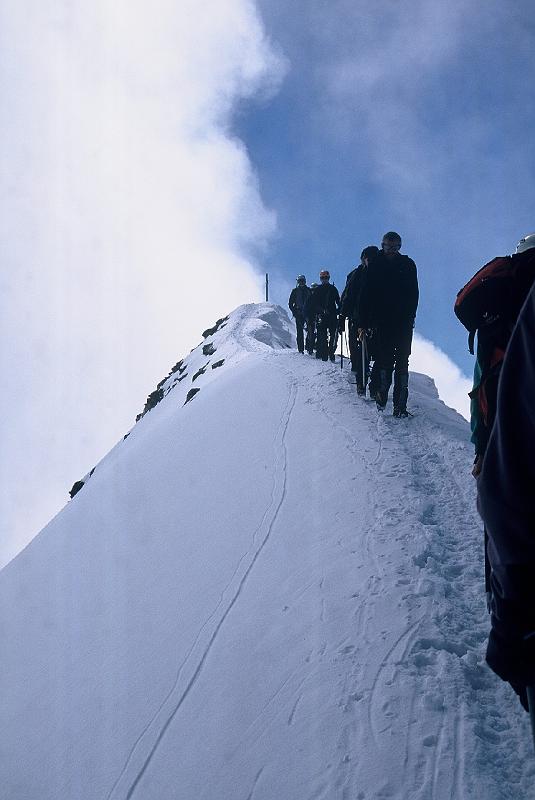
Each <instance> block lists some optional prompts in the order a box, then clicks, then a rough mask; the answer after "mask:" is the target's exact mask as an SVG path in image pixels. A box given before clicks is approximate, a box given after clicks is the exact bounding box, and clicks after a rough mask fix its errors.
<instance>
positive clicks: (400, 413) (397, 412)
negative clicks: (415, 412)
mask: <svg viewBox="0 0 535 800" xmlns="http://www.w3.org/2000/svg"><path fill="white" fill-rule="evenodd" d="M392 416H394V417H398V418H401V417H408V416H409V412H408V411H407V409H406V408H398V407H397V406H396V407H394V412H393V415H392Z"/></svg>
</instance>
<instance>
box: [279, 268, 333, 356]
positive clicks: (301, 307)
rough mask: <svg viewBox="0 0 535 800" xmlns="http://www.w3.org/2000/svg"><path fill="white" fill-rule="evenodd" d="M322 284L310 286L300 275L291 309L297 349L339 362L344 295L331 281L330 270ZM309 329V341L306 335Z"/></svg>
mask: <svg viewBox="0 0 535 800" xmlns="http://www.w3.org/2000/svg"><path fill="white" fill-rule="evenodd" d="M319 277H320V283H319V284H317V283H313V284H312V286H310V287H309V286H307V284H306V278H305V276H304V275H298V276H297V286H296V288H295V289H292V292H291V294H290V299H289V301H288V306H289V308H290V311H291V312H292V314H293V316H294V318H295V328H296V332H297V349H298V350H299V352H300V353H304V352H305V349H306V351H307V353H309V354H310V355H312V353H313V352H314V350H315V351H316V358H321V359H322V360H323V361H328V360H329V359H330V360H331V361H334V360H335V355H334V354H335V352H336V343H337V338H338V336H337V333H338V310H339V308H340V295H339V294H338V289H337V288H336V286H334V285H333V284H332V283H331V282H330V280H331V276H330V273H329V271H328V270H326V269H322V270H321V272H320V276H319ZM304 329H306V339H305V336H304Z"/></svg>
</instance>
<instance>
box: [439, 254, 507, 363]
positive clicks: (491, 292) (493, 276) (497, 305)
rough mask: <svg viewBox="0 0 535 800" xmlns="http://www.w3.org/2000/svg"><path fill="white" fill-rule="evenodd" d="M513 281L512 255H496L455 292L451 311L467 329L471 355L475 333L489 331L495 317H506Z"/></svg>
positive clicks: (503, 319)
mask: <svg viewBox="0 0 535 800" xmlns="http://www.w3.org/2000/svg"><path fill="white" fill-rule="evenodd" d="M513 283H514V269H513V265H512V258H511V256H498V258H493V259H492V261H489V263H488V264H485V266H484V267H481V269H480V270H479V271H478V272H476V274H475V275H474V277H473V278H471V279H470V280H469V281H468V283H467V284H466V286H463V288H462V289H461V290H460V291H459V292H458V294H457V299H456V300H455V305H454V307H453V310H454V312H455V314H456V315H457V317H458V319H459V320H460V321H461V322H462V324H463V325H464V327H465V328H466V329H467V330H468V332H469V336H468V349H469V350H470V352H471V353H472V355H473V353H474V339H475V335H476V332H477V331H480V332H483V331H484V330H485V329H487V330H489V329H490V327H491V326H494V327H495V326H496V323H497V322H498V320H500V321H502V322H504V321H506V319H507V318H508V317H509V314H510V299H511V295H512V289H513Z"/></svg>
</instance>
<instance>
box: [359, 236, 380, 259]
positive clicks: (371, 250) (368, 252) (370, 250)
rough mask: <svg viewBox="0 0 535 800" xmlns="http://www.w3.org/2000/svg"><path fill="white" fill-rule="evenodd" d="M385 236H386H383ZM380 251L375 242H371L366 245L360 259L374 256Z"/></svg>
mask: <svg viewBox="0 0 535 800" xmlns="http://www.w3.org/2000/svg"><path fill="white" fill-rule="evenodd" d="M383 238H384V237H383ZM378 252H379V248H378V247H376V246H375V245H374V244H371V245H370V246H369V247H365V248H364V250H363V251H362V253H361V254H360V260H361V261H363V260H364V259H365V258H373V257H374V256H376V255H377V253H378Z"/></svg>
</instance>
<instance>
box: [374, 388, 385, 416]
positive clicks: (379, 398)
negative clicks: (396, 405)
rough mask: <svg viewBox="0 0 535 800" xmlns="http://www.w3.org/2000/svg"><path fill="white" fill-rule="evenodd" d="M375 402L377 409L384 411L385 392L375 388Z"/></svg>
mask: <svg viewBox="0 0 535 800" xmlns="http://www.w3.org/2000/svg"><path fill="white" fill-rule="evenodd" d="M375 402H376V404H377V411H384V410H385V406H386V392H383V391H382V390H381V389H377V390H376V392H375Z"/></svg>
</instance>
